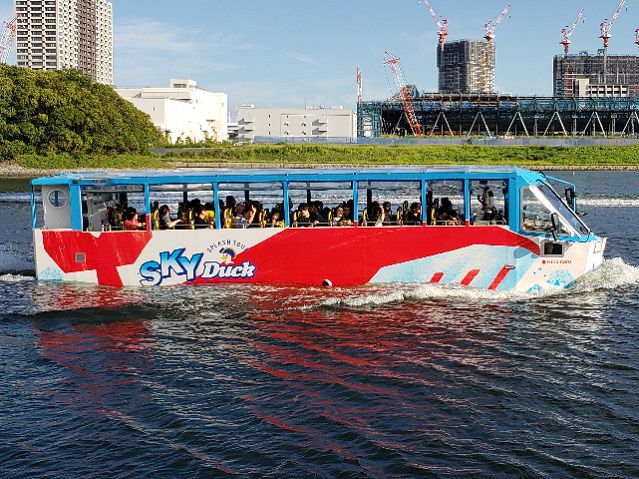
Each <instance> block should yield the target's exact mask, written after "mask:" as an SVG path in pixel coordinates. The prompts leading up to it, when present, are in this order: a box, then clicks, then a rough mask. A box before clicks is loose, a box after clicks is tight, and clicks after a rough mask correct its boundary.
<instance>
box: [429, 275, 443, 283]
mask: <svg viewBox="0 0 639 479" xmlns="http://www.w3.org/2000/svg"><path fill="white" fill-rule="evenodd" d="M442 279H444V273H435V274H434V275H433V279H431V280H430V282H431V283H435V284H438V283H440V282H441V280H442Z"/></svg>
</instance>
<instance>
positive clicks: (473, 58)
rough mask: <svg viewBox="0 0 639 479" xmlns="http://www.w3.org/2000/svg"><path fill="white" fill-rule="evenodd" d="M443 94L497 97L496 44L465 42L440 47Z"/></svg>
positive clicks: (440, 89)
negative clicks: (494, 93) (489, 94)
mask: <svg viewBox="0 0 639 479" xmlns="http://www.w3.org/2000/svg"><path fill="white" fill-rule="evenodd" d="M437 67H438V68H439V91H440V92H442V93H468V94H476V93H493V92H494V91H495V43H494V42H483V41H478V40H461V41H457V42H450V43H447V44H445V45H442V44H439V45H438V46H437Z"/></svg>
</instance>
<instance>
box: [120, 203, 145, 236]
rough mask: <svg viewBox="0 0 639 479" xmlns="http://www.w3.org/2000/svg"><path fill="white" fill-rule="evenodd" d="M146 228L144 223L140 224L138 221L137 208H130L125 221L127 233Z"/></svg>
mask: <svg viewBox="0 0 639 479" xmlns="http://www.w3.org/2000/svg"><path fill="white" fill-rule="evenodd" d="M144 228H145V225H144V223H140V220H139V219H138V212H137V210H136V209H135V208H129V209H128V210H127V213H126V219H125V220H124V229H125V230H126V231H137V230H143V229H144Z"/></svg>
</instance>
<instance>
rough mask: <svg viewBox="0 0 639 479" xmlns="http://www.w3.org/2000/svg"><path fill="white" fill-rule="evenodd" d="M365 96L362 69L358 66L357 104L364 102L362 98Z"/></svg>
mask: <svg viewBox="0 0 639 479" xmlns="http://www.w3.org/2000/svg"><path fill="white" fill-rule="evenodd" d="M363 96H364V86H363V83H362V69H361V67H357V104H358V105H361V104H362V98H363Z"/></svg>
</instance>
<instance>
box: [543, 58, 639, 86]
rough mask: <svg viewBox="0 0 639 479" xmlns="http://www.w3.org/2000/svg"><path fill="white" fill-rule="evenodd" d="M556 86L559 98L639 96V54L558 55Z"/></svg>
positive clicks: (554, 66)
mask: <svg viewBox="0 0 639 479" xmlns="http://www.w3.org/2000/svg"><path fill="white" fill-rule="evenodd" d="M553 86H554V95H555V96H556V97H558V98H572V97H579V98H583V97H604V98H605V97H633V98H636V97H639V56H637V55H608V54H606V53H604V51H603V50H601V51H600V52H599V53H598V54H597V55H588V53H587V52H586V53H581V54H579V55H557V56H556V57H555V59H554V62H553Z"/></svg>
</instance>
